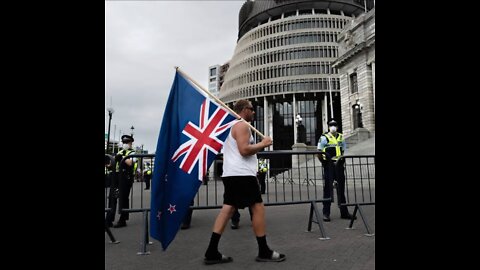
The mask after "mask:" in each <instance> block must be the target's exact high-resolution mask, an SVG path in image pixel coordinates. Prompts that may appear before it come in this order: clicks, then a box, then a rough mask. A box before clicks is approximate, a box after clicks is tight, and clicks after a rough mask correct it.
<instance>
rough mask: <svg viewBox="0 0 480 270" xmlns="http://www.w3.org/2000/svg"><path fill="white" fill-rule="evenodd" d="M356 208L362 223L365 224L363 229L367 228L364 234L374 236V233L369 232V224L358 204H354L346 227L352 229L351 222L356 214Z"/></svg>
mask: <svg viewBox="0 0 480 270" xmlns="http://www.w3.org/2000/svg"><path fill="white" fill-rule="evenodd" d="M357 210H358V213H359V214H360V217H361V218H362V221H363V224H364V225H365V229H366V230H367V233H366V234H365V235H366V236H374V235H375V234H374V233H371V230H370V226H368V222H367V220H366V219H365V216H364V214H363V211H362V208H361V207H360V205H358V204H357V205H355V209H354V210H353V214H352V219H351V220H350V225H349V226H348V228H347V229H352V226H353V222H354V221H355V216H356V215H357Z"/></svg>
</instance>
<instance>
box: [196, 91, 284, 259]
mask: <svg viewBox="0 0 480 270" xmlns="http://www.w3.org/2000/svg"><path fill="white" fill-rule="evenodd" d="M233 109H234V111H235V112H236V113H237V114H238V115H239V116H240V117H242V118H243V119H244V120H245V121H238V122H236V123H235V124H234V126H233V127H232V128H231V130H230V132H229V134H228V137H227V139H226V140H225V143H224V147H223V174H222V181H223V185H224V186H225V193H224V195H223V207H222V209H221V210H220V213H219V214H218V216H217V218H216V220H215V224H214V225H213V232H212V236H211V238H210V244H209V245H208V248H207V251H206V252H205V259H204V262H205V264H216V263H227V262H231V261H233V259H232V258H231V257H227V256H225V255H223V254H221V253H220V252H219V251H218V242H219V241H220V237H221V235H222V233H223V231H224V229H225V226H226V224H227V222H228V220H229V219H230V218H231V217H232V215H233V213H234V212H235V210H236V209H239V208H240V209H243V208H245V207H250V209H251V210H252V226H253V231H254V233H255V236H256V237H257V243H258V256H257V257H256V260H257V261H260V262H281V261H284V260H285V255H284V254H280V253H278V252H277V251H273V250H271V249H270V248H269V247H268V245H267V238H266V232H265V207H264V205H263V201H262V195H261V194H260V188H259V185H258V181H257V177H256V175H257V164H258V163H257V162H258V161H257V155H256V154H257V152H259V151H261V150H262V149H263V148H265V147H268V146H270V145H272V138H270V137H268V136H265V137H264V138H263V139H262V141H261V142H259V143H257V144H254V142H255V141H254V139H253V136H252V132H251V130H250V126H249V124H248V123H247V122H250V121H252V120H253V116H254V114H255V111H254V108H253V106H252V104H251V103H250V101H248V100H239V101H237V102H236V103H235V105H234V108H233Z"/></svg>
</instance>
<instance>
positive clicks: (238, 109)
mask: <svg viewBox="0 0 480 270" xmlns="http://www.w3.org/2000/svg"><path fill="white" fill-rule="evenodd" d="M249 106H250V101H248V100H246V99H241V100H239V101H237V102H235V104H234V105H233V110H234V111H235V112H236V113H240V112H241V111H242V110H243V109H245V108H246V107H249Z"/></svg>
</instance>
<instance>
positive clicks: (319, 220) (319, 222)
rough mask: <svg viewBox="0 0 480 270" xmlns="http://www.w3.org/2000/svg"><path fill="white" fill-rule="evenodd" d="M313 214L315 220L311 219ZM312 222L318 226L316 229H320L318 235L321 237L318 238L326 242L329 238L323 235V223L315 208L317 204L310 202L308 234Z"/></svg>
mask: <svg viewBox="0 0 480 270" xmlns="http://www.w3.org/2000/svg"><path fill="white" fill-rule="evenodd" d="M313 213H315V218H316V220H314V219H313ZM312 222H315V223H317V224H318V228H319V229H320V234H321V235H322V237H320V238H319V239H320V240H328V239H330V237H328V236H327V235H326V233H325V229H324V228H323V222H322V218H321V216H320V212H319V211H318V208H317V203H316V202H315V201H311V202H310V215H309V218H308V231H309V232H310V231H311V230H312Z"/></svg>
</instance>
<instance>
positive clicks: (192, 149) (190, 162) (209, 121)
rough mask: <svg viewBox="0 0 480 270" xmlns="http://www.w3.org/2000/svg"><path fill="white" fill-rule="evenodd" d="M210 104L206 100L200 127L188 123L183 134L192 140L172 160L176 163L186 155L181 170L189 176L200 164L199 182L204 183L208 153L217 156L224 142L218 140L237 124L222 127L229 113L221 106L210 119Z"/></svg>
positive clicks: (202, 108)
mask: <svg viewBox="0 0 480 270" xmlns="http://www.w3.org/2000/svg"><path fill="white" fill-rule="evenodd" d="M210 103H211V102H210V100H209V99H205V101H204V102H203V103H202V106H201V107H200V113H199V114H200V119H199V123H200V126H197V125H195V124H194V123H192V122H188V124H187V125H186V126H185V128H184V129H183V131H182V133H183V134H185V135H186V136H187V137H189V138H190V139H189V140H188V141H187V142H185V143H184V144H182V145H181V146H180V147H179V148H178V149H177V151H176V152H175V154H174V155H173V157H172V160H173V161H174V162H175V161H177V160H178V158H179V157H181V156H182V155H185V158H184V159H183V161H182V163H180V168H181V169H182V170H183V171H184V172H186V173H189V174H190V173H191V172H192V170H193V167H194V166H195V164H198V168H199V169H198V180H199V181H202V180H203V176H205V174H206V173H207V169H208V165H207V161H208V158H207V154H208V151H212V152H213V153H214V154H215V155H216V154H218V153H219V152H220V150H221V149H222V145H223V141H221V140H220V139H218V136H219V135H221V134H222V133H224V132H225V131H226V130H228V128H230V127H231V126H232V124H233V123H234V122H235V121H230V122H227V123H226V124H224V125H221V123H223V122H224V120H225V118H226V117H227V116H228V115H229V113H228V112H227V111H226V110H225V109H224V108H222V107H220V106H218V107H217V109H216V110H215V112H214V113H213V114H212V115H211V116H210V117H209V112H210V109H209V108H210Z"/></svg>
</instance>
